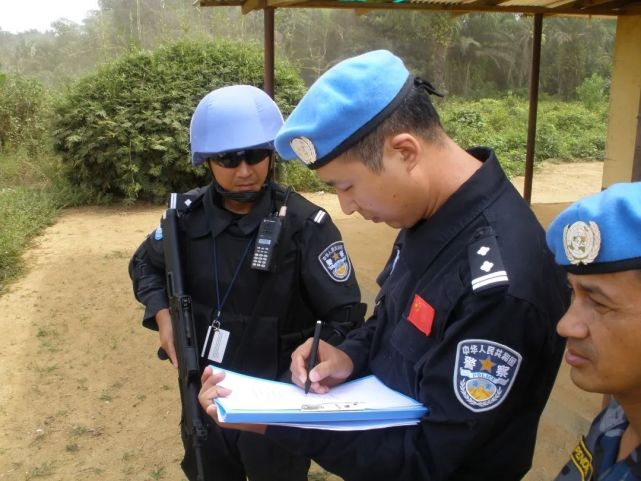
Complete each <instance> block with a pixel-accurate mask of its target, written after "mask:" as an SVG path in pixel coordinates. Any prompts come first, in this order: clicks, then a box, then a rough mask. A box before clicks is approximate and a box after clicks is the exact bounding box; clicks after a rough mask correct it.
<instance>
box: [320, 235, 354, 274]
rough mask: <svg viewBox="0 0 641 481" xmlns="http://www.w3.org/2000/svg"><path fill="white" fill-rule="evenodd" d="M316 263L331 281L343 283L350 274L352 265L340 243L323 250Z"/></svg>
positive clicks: (334, 243)
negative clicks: (318, 263) (319, 264)
mask: <svg viewBox="0 0 641 481" xmlns="http://www.w3.org/2000/svg"><path fill="white" fill-rule="evenodd" d="M318 261H319V262H320V263H321V266H323V269H325V272H327V274H328V275H329V277H330V278H331V279H332V280H333V281H336V282H345V281H346V280H347V279H349V275H350V274H351V273H352V265H351V263H350V261H349V257H348V255H347V251H346V250H345V246H344V245H343V242H342V241H336V242H333V243H331V244H330V245H328V246H327V247H326V248H325V249H323V252H321V253H320V255H319V256H318Z"/></svg>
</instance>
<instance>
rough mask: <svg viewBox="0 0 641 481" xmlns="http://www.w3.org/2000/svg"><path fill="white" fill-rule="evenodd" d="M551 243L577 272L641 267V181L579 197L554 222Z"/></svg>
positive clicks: (562, 260) (557, 257)
mask: <svg viewBox="0 0 641 481" xmlns="http://www.w3.org/2000/svg"><path fill="white" fill-rule="evenodd" d="M547 243H548V246H549V247H550V250H551V251H552V253H553V254H554V258H555V260H556V262H557V264H559V265H561V266H563V267H564V268H565V269H566V270H567V271H569V272H571V273H573V274H601V273H606V272H619V271H626V270H630V269H641V182H634V183H626V184H614V185H612V186H610V187H608V188H607V189H606V190H604V191H603V192H600V193H598V194H594V195H591V196H588V197H585V198H583V199H581V200H578V201H577V202H575V203H574V204H572V205H571V206H570V207H568V208H567V209H565V210H564V211H563V212H561V213H560V214H559V215H558V216H557V218H556V219H554V221H552V224H550V227H549V228H548V231H547Z"/></svg>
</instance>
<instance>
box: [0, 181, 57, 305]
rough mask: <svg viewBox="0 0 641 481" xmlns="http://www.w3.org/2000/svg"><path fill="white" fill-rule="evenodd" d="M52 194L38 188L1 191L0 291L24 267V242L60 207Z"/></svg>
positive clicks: (16, 188)
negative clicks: (21, 255)
mask: <svg viewBox="0 0 641 481" xmlns="http://www.w3.org/2000/svg"><path fill="white" fill-rule="evenodd" d="M54 197H55V196H54V195H52V194H51V193H50V192H47V190H46V189H43V188H41V187H27V186H18V187H13V188H3V189H1V190H0V293H1V292H2V291H3V290H4V289H5V288H6V285H7V282H8V281H9V280H11V279H13V278H15V277H16V276H17V275H18V274H19V273H20V272H21V271H22V269H23V268H24V264H23V262H22V260H21V258H20V254H21V253H22V250H23V249H24V247H25V245H27V244H28V242H29V240H30V239H31V238H32V237H33V236H34V235H36V234H37V233H39V232H40V231H41V230H42V229H43V228H44V227H46V226H48V225H50V224H51V223H52V222H53V219H54V218H55V215H56V213H57V212H58V208H59V206H58V205H57V202H56V200H55V198H54Z"/></svg>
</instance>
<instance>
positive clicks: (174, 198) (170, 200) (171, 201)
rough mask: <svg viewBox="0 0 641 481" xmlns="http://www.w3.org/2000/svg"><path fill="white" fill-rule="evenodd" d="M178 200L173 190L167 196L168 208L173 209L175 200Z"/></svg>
mask: <svg viewBox="0 0 641 481" xmlns="http://www.w3.org/2000/svg"><path fill="white" fill-rule="evenodd" d="M177 200H178V194H176V193H175V192H172V193H171V195H170V196H169V208H170V209H175V208H176V202H177Z"/></svg>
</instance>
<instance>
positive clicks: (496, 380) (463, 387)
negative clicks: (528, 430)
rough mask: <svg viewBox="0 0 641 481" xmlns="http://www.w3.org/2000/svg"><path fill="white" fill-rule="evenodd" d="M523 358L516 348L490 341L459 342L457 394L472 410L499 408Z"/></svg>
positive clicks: (455, 380)
mask: <svg viewBox="0 0 641 481" xmlns="http://www.w3.org/2000/svg"><path fill="white" fill-rule="evenodd" d="M521 360H522V356H521V354H519V353H518V352H516V351H515V350H514V349H512V348H510V347H508V346H505V345H503V344H499V343H498V342H494V341H488V340H486V339H466V340H464V341H461V342H459V343H458V346H457V348H456V361H455V362H454V376H453V380H454V392H455V393H456V397H457V398H458V400H459V401H460V402H461V404H463V406H465V407H466V408H468V409H469V410H470V411H474V412H483V411H489V410H491V409H494V408H496V407H497V406H499V405H500V404H501V403H502V402H503V401H504V400H505V398H506V397H507V394H508V393H509V392H510V389H511V388H512V385H513V384H514V380H515V379H516V374H517V373H518V372H519V367H520V366H521Z"/></svg>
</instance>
